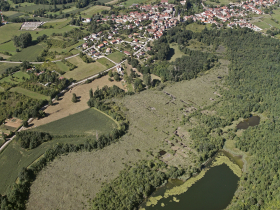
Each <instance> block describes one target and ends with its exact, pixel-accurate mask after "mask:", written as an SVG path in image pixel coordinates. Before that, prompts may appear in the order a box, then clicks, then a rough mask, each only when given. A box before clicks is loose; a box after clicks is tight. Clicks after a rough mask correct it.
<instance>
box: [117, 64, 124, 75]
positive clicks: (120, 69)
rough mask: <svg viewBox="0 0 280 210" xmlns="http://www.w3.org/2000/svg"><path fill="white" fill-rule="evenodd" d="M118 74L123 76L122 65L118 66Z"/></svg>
mask: <svg viewBox="0 0 280 210" xmlns="http://www.w3.org/2000/svg"><path fill="white" fill-rule="evenodd" d="M117 72H118V73H119V74H121V75H123V71H122V67H121V66H120V65H118V66H117Z"/></svg>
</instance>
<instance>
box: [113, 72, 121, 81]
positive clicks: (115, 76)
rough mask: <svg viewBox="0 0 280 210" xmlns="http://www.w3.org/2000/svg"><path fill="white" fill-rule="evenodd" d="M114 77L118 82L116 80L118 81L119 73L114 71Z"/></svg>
mask: <svg viewBox="0 0 280 210" xmlns="http://www.w3.org/2000/svg"><path fill="white" fill-rule="evenodd" d="M114 79H115V80H116V81H117V82H118V81H120V75H119V74H118V73H116V74H115V75H114Z"/></svg>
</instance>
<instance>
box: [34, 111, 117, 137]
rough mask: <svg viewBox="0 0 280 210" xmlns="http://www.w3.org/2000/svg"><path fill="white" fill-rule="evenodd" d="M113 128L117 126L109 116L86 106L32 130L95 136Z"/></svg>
mask: <svg viewBox="0 0 280 210" xmlns="http://www.w3.org/2000/svg"><path fill="white" fill-rule="evenodd" d="M113 128H117V124H116V122H114V121H113V120H112V119H111V118H109V117H108V116H107V115H106V114H104V113H102V112H100V111H98V110H95V109H94V108H88V109H86V110H84V111H81V112H78V113H76V114H73V115H70V116H68V117H65V118H62V119H60V120H57V121H53V122H51V123H48V124H45V125H42V126H39V127H36V128H33V129H32V130H33V131H41V132H47V133H50V134H58V135H63V134H74V135H79V134H86V135H89V136H95V135H96V133H98V134H99V135H100V134H102V133H107V132H108V131H111V130H112V129H113Z"/></svg>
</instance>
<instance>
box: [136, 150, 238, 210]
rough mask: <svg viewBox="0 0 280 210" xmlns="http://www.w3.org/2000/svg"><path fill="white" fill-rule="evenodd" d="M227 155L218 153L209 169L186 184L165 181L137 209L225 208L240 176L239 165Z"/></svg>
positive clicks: (177, 181)
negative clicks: (165, 182)
mask: <svg viewBox="0 0 280 210" xmlns="http://www.w3.org/2000/svg"><path fill="white" fill-rule="evenodd" d="M230 156H231V155H230V154H229V153H226V152H224V151H223V152H219V153H218V154H217V156H216V157H215V159H214V160H213V163H212V162H211V161H210V163H209V165H211V166H207V167H206V168H205V169H203V170H202V172H200V173H199V174H198V175H197V176H195V177H193V178H190V179H189V180H187V181H186V182H183V181H182V180H177V179H176V180H169V181H168V183H167V184H166V185H165V186H163V187H160V188H158V189H157V190H156V191H155V192H154V193H153V194H152V195H151V197H150V198H149V199H147V201H145V202H144V203H143V204H142V205H141V206H140V210H144V209H145V210H175V209H176V210H186V209H190V210H205V209H207V210H222V209H225V208H226V207H227V206H228V205H229V203H230V201H231V199H232V198H233V195H234V193H235V191H236V189H237V186H238V181H239V177H240V176H241V173H242V172H241V169H240V166H238V165H239V164H238V165H237V162H235V160H234V159H233V158H232V156H231V157H230ZM237 159H238V158H237ZM239 159H240V158H239ZM207 165H208V164H207Z"/></svg>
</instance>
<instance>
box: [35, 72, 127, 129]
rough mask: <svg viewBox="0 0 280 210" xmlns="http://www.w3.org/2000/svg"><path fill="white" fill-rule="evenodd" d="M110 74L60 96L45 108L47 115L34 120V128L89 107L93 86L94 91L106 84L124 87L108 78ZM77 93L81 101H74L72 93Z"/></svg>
mask: <svg viewBox="0 0 280 210" xmlns="http://www.w3.org/2000/svg"><path fill="white" fill-rule="evenodd" d="M108 78H109V76H108V75H107V76H103V77H101V78H99V79H95V80H94V81H93V82H91V83H88V84H83V85H79V86H77V87H74V88H72V90H71V91H68V92H66V93H65V94H64V95H63V96H61V97H60V99H59V100H58V101H55V102H54V105H53V106H48V107H47V109H45V110H44V111H45V113H46V114H47V117H44V118H42V119H39V120H37V119H35V120H33V121H32V124H33V128H34V127H35V126H36V127H39V126H40V125H44V124H47V123H50V122H53V121H56V120H59V119H62V118H64V117H67V116H69V115H73V114H75V113H78V112H81V111H83V110H86V109H88V105H87V101H88V100H89V90H90V89H91V88H92V90H93V92H94V91H95V90H96V89H97V88H98V87H99V88H100V87H103V86H104V85H108V86H109V87H111V86H113V85H116V86H118V87H120V88H123V86H122V84H121V83H120V82H116V81H113V82H110V81H109V80H108ZM73 93H75V94H76V95H77V96H78V97H80V98H79V100H80V101H79V102H77V103H73V102H72V94H73Z"/></svg>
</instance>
